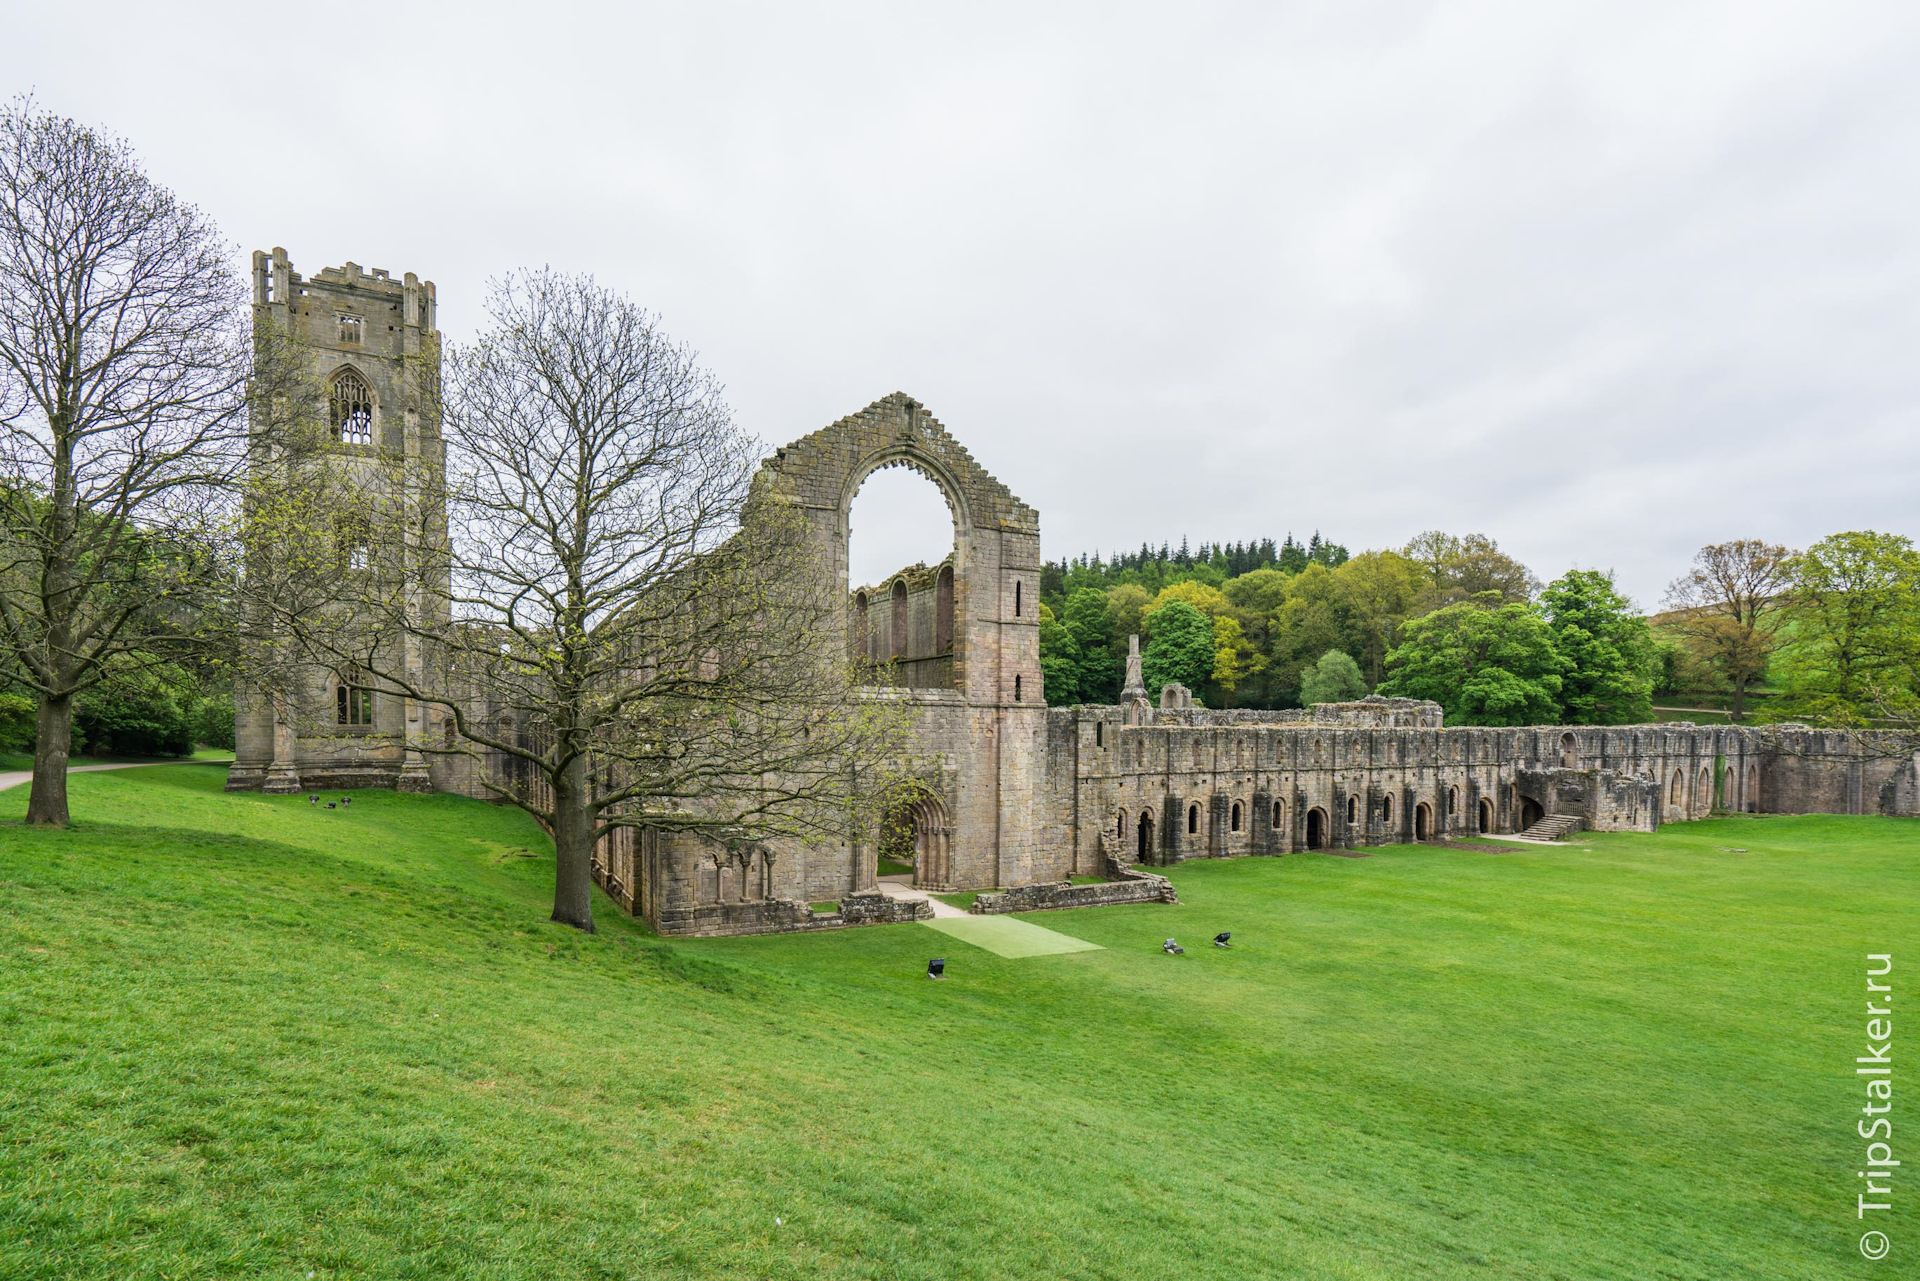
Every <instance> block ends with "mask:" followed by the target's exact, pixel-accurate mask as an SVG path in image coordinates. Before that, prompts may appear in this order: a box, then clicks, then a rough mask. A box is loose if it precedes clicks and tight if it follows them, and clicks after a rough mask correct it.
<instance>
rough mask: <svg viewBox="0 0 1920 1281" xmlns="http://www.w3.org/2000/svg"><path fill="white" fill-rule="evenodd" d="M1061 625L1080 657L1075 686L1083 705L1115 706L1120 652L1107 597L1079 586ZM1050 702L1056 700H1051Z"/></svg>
mask: <svg viewBox="0 0 1920 1281" xmlns="http://www.w3.org/2000/svg"><path fill="white" fill-rule="evenodd" d="M1060 625H1061V626H1062V627H1064V628H1065V629H1066V633H1067V635H1068V636H1069V637H1070V638H1072V641H1073V644H1074V647H1075V648H1076V649H1078V651H1079V656H1078V660H1077V664H1076V670H1075V683H1076V684H1077V685H1078V686H1079V694H1080V699H1081V701H1082V702H1088V703H1112V702H1115V701H1117V700H1118V699H1119V697H1120V666H1121V659H1120V654H1119V651H1118V650H1116V649H1115V647H1114V634H1113V621H1112V619H1111V617H1110V616H1109V614H1108V610H1107V594H1106V593H1105V592H1103V591H1100V590H1099V589H1098V588H1094V587H1077V588H1075V589H1074V590H1073V591H1071V592H1069V593H1068V594H1067V602H1066V605H1065V607H1064V608H1063V609H1062V611H1061V614H1060ZM1048 701H1052V700H1051V697H1049V700H1048Z"/></svg>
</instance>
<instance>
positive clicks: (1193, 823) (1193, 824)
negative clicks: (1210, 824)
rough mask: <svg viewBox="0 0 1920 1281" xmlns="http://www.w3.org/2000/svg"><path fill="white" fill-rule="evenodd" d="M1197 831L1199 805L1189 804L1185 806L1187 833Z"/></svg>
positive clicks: (1198, 828) (1190, 833)
mask: <svg viewBox="0 0 1920 1281" xmlns="http://www.w3.org/2000/svg"><path fill="white" fill-rule="evenodd" d="M1199 831H1200V807H1199V806H1198V805H1189V806H1187V835H1189V836H1192V835H1195V834H1196V833H1198V832H1199Z"/></svg>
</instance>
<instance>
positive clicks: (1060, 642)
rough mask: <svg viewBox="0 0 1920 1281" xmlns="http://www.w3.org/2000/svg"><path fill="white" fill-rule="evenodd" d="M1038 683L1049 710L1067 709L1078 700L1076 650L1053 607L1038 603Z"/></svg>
mask: <svg viewBox="0 0 1920 1281" xmlns="http://www.w3.org/2000/svg"><path fill="white" fill-rule="evenodd" d="M1039 630H1040V683H1041V686H1042V688H1044V689H1045V690H1046V691H1047V705H1048V706H1049V707H1071V706H1073V704H1075V703H1078V702H1081V701H1083V700H1082V699H1081V697H1080V661H1081V655H1080V646H1079V643H1078V642H1077V641H1075V640H1074V638H1073V635H1072V633H1070V632H1069V631H1068V630H1067V629H1066V626H1065V625H1064V624H1062V623H1061V622H1060V619H1059V617H1058V616H1057V615H1055V614H1054V612H1053V607H1052V606H1051V605H1049V604H1047V602H1045V601H1044V600H1043V601H1041V602H1040V628H1039Z"/></svg>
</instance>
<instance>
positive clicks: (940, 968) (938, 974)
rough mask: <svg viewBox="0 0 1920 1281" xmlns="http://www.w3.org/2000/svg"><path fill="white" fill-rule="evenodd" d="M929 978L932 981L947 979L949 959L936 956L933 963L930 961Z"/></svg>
mask: <svg viewBox="0 0 1920 1281" xmlns="http://www.w3.org/2000/svg"><path fill="white" fill-rule="evenodd" d="M927 977H928V978H930V979H943V978H945V977H947V958H946V957H944V956H936V957H934V958H933V959H932V960H931V961H928V962H927Z"/></svg>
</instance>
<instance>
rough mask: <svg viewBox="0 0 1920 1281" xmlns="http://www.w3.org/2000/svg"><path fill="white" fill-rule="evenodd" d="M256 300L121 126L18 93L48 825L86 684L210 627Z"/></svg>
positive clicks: (21, 346) (6, 162) (41, 793)
mask: <svg viewBox="0 0 1920 1281" xmlns="http://www.w3.org/2000/svg"><path fill="white" fill-rule="evenodd" d="M241 302H242V298H241V292H240V284H239V281H238V279H237V277H236V276H235V275H234V273H233V271H232V269H231V261H230V254H229V250H228V247H227V246H226V245H224V244H222V243H221V241H220V238H219V235H218V233H217V231H216V230H215V228H214V226H213V224H212V223H211V222H210V221H208V220H207V218H206V217H205V216H204V215H202V214H201V213H200V212H199V210H197V209H195V208H194V207H193V206H191V205H187V204H184V203H182V202H181V201H180V200H179V199H178V198H177V197H175V196H174V195H173V194H172V193H171V192H169V191H167V190H166V189H165V188H162V187H159V186H157V185H155V184H154V183H153V182H152V181H151V180H150V179H149V178H147V176H146V175H145V174H144V173H143V172H142V171H141V169H140V166H139V163H138V161H137V159H136V158H135V156H134V155H133V153H132V151H131V149H130V148H129V147H128V145H127V144H126V143H125V142H123V141H121V140H120V139H118V138H114V137H111V136H109V135H106V134H102V133H100V132H97V131H95V130H93V129H90V128H88V127H86V126H84V125H81V124H78V123H76V122H75V121H72V120H69V119H65V118H61V117H58V116H54V115H51V114H48V113H45V112H42V111H38V110H36V109H35V107H34V105H33V104H32V102H31V101H30V100H28V99H25V98H17V99H15V100H14V101H13V102H12V103H10V104H9V105H8V106H7V107H6V108H5V109H4V110H0V465H4V467H5V468H6V474H5V478H4V489H0V539H3V540H4V550H3V552H0V556H3V559H0V660H4V661H5V662H6V664H7V665H8V667H9V669H10V671H9V673H8V674H9V675H10V676H11V677H12V678H13V679H15V680H17V681H19V682H21V683H22V684H24V685H25V686H26V687H27V688H29V689H31V690H32V691H33V692H34V694H35V695H36V696H37V698H38V701H39V725H38V737H37V740H36V743H35V748H34V762H33V792H32V796H31V799H30V800H29V802H28V806H27V821H28V822H30V823H49V824H56V825H62V826H64V825H65V824H66V823H67V821H68V812H67V782H66V770H67V758H68V754H69V748H70V745H71V742H72V722H73V702H74V697H75V695H77V694H79V693H81V692H82V691H84V690H86V689H88V688H90V687H92V686H94V685H97V684H98V683H100V682H101V681H104V680H109V679H112V678H113V677H114V676H115V675H116V673H121V672H125V671H126V670H127V669H128V668H129V667H137V666H140V665H145V664H151V663H155V662H160V661H165V660H167V659H170V658H174V657H178V656H180V654H181V652H182V651H183V650H187V649H191V648H193V647H195V646H197V645H199V644H200V643H201V642H202V641H204V640H205V635H204V630H203V629H204V625H205V623H206V619H207V615H206V613H205V612H204V609H203V606H204V605H205V603H206V600H205V598H207V597H208V596H213V597H216V598H217V596H218V595H219V593H220V592H221V590H222V588H223V587H224V585H225V583H226V581H227V579H226V573H227V569H228V562H227V560H226V558H225V557H224V556H223V555H222V554H221V548H222V546H223V544H222V541H221V539H220V537H219V532H220V527H221V494H222V491H223V489H224V486H225V485H226V484H227V482H228V481H229V480H230V479H231V477H232V475H233V469H234V466H235V464H236V463H237V462H238V460H239V458H240V456H241V450H240V442H241V440H242V439H243V434H242V422H243V419H242V415H241V413H240V410H241V408H242V403H243V397H242V395H241V392H242V388H243V386H244V380H245V378H246V370H247V359H246V346H245V342H244V330H243V328H242V326H241V324H240V317H241Z"/></svg>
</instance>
